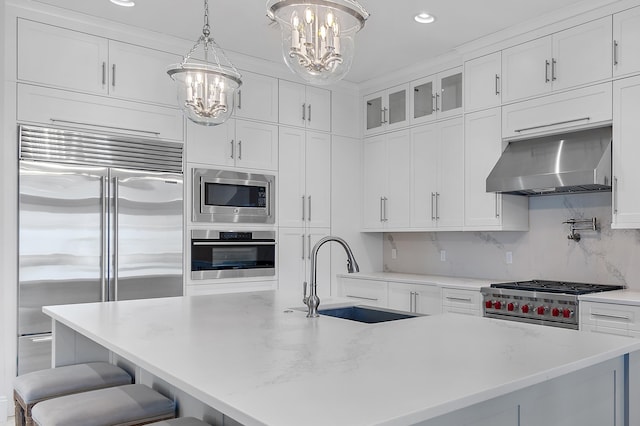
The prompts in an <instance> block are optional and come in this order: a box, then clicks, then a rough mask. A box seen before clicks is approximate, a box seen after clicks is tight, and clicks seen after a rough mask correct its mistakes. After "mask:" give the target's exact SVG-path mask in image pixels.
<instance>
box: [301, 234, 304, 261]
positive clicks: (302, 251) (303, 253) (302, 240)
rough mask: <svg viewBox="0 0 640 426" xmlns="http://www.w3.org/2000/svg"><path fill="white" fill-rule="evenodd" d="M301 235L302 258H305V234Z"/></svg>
mask: <svg viewBox="0 0 640 426" xmlns="http://www.w3.org/2000/svg"><path fill="white" fill-rule="evenodd" d="M300 237H302V260H304V258H305V256H304V248H305V247H304V234H302V235H300Z"/></svg>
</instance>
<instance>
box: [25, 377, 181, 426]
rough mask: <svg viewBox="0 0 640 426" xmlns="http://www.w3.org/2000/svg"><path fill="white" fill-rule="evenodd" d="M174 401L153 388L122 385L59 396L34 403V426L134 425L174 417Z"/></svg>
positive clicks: (139, 385)
mask: <svg viewBox="0 0 640 426" xmlns="http://www.w3.org/2000/svg"><path fill="white" fill-rule="evenodd" d="M175 411H176V404H175V402H173V401H172V400H170V399H169V398H166V397H165V396H163V395H161V394H159V393H158V392H156V391H154V390H153V389H151V388H149V387H147V386H145V385H141V384H135V385H124V386H116V387H112V388H105V389H99V390H93V391H89V392H82V393H76V394H73V395H67V396H61V397H60V398H53V399H49V400H46V401H43V402H40V403H38V404H36V406H35V407H33V410H32V417H33V424H34V425H37V426H135V425H146V424H148V423H153V422H156V421H160V420H168V419H172V418H174V417H175Z"/></svg>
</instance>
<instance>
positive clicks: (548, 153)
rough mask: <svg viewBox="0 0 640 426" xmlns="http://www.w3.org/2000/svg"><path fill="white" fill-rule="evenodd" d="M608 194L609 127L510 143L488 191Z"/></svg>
mask: <svg viewBox="0 0 640 426" xmlns="http://www.w3.org/2000/svg"><path fill="white" fill-rule="evenodd" d="M594 191H611V127H610V126H609V127H602V128H597V129H589V130H582V131H579V132H572V133H564V134H560V135H553V136H544V137H539V138H535V139H527V140H518V141H512V142H509V145H507V148H506V149H505V150H504V152H503V153H502V156H501V157H500V159H499V160H498V162H497V163H496V165H495V167H494V168H493V170H492V171H491V173H489V176H488V177H487V192H502V193H505V194H517V195H545V194H555V193H563V192H594Z"/></svg>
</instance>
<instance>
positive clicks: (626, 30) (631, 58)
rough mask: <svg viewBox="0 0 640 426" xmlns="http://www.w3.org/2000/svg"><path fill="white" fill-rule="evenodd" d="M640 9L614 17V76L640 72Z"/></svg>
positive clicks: (617, 14) (630, 10) (627, 11)
mask: <svg viewBox="0 0 640 426" xmlns="http://www.w3.org/2000/svg"><path fill="white" fill-rule="evenodd" d="M638 52H640V7H634V8H633V9H629V10H625V11H624V12H620V13H616V14H615V15H613V75H614V77H620V76H625V75H629V74H632V73H637V72H640V55H638Z"/></svg>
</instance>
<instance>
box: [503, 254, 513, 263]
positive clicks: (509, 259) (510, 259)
mask: <svg viewBox="0 0 640 426" xmlns="http://www.w3.org/2000/svg"><path fill="white" fill-rule="evenodd" d="M504 261H505V262H507V265H511V264H512V263H513V253H512V252H510V251H508V252H506V253H505V255H504Z"/></svg>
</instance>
